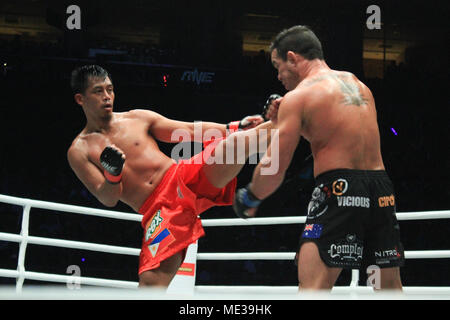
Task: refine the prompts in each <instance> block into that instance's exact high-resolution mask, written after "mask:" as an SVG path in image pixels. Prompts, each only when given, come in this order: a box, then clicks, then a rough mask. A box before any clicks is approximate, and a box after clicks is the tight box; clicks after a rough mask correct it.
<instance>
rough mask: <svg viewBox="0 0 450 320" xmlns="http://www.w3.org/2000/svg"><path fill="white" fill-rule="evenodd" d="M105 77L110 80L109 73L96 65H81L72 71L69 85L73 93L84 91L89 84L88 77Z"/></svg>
mask: <svg viewBox="0 0 450 320" xmlns="http://www.w3.org/2000/svg"><path fill="white" fill-rule="evenodd" d="M107 77H108V78H109V79H110V80H111V81H112V78H111V74H110V73H109V72H108V71H106V70H105V69H103V68H102V67H100V66H98V65H95V64H93V65H86V66H81V67H78V68H76V69H75V70H73V71H72V75H71V78H70V86H71V87H72V92H73V94H77V93H84V92H85V91H86V89H87V87H88V85H89V78H102V79H106V78H107Z"/></svg>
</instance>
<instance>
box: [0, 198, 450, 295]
mask: <svg viewBox="0 0 450 320" xmlns="http://www.w3.org/2000/svg"><path fill="white" fill-rule="evenodd" d="M0 202H3V203H8V204H12V205H19V206H22V207H23V218H22V230H21V234H20V235H18V234H11V233H4V232H0V241H1V240H3V241H10V242H17V243H20V247H19V258H18V267H17V270H8V269H0V277H7V278H17V285H16V289H17V291H18V292H20V291H21V290H22V285H23V281H24V279H30V280H40V281H49V282H64V283H66V282H67V281H68V280H72V279H73V276H67V275H58V274H46V273H38V272H31V271H26V270H25V268H24V260H25V254H26V247H27V244H37V245H45V246H55V247H63V248H72V249H82V250H90V251H97V252H107V253H115V254H125V255H133V256H139V253H140V248H127V247H120V246H112V245H105V244H97V243H88V242H81V241H72V240H63V239H52V238H44V237H35V236H30V235H28V224H29V215H30V210H31V208H39V209H47V210H51V211H57V212H58V211H63V212H70V213H76V214H83V215H93V216H99V217H104V218H113V219H120V220H128V221H136V222H141V220H142V216H141V215H139V214H135V213H123V212H117V211H109V210H101V209H95V208H87V207H81V206H74V205H67V204H60V203H53V202H47V201H39V200H32V199H24V198H18V197H12V196H6V195H1V194H0ZM448 218H450V210H440V211H422V212H399V213H397V219H398V220H425V219H427V220H428V219H448ZM305 220H306V217H304V216H302V217H269V218H250V219H247V220H244V219H239V218H237V219H236V218H233V219H203V220H202V224H203V226H204V227H224V226H256V225H274V224H301V223H305ZM294 256H295V252H239V253H236V252H235V253H197V260H292V259H294ZM405 258H406V259H431V258H450V250H421V251H405ZM354 271H355V270H354ZM358 275H359V273H358V272H357V271H356V272H353V273H352V277H353V278H354V277H357V276H358ZM79 280H80V284H86V285H93V286H106V287H118V288H129V289H130V288H136V287H137V283H136V282H130V281H120V280H109V279H99V278H88V277H79ZM356 283H357V280H355V279H352V282H351V284H350V286H349V287H343V288H351V287H353V288H355V286H356ZM207 288H209V289H210V290H212V292H215V291H214V290H216V289H215V288H217V290H221V289H223V286H196V290H197V291H199V292H204V291H205V290H207ZM226 288H228V289H226V290H222V291H220V292H233V290H244V291H245V290H246V289H245V288H247V289H248V290H252V288H253V287H252V286H238V287H233V286H227V287H226ZM257 288H261V287H257ZM257 288H254V289H255V290H256V289H257ZM270 288H272V289H271V290H272V291H273V292H279V293H283V292H286V291H288V292H294V289H295V288H296V287H290V286H289V287H270ZM343 288H342V287H341V288H337V289H336V290H338V291H339V290H344V289H343ZM358 288H361V287H358ZM422 288H423V290H428V291H430V290H431V291H430V292H435V291H433V287H422ZM409 289H411V290H410V291H414V289H413V287H410V288H408V287H406V288H405V290H406V291H408V290H409ZM344 291H345V290H344ZM217 292H219V291H217ZM439 292H441V293H442V292H444V293H450V287H441V288H440V291H439Z"/></svg>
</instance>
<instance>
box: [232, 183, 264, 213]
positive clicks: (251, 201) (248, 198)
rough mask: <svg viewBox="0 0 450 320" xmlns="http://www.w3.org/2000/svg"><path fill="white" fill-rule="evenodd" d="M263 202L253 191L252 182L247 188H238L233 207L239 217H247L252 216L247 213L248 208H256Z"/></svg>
mask: <svg viewBox="0 0 450 320" xmlns="http://www.w3.org/2000/svg"><path fill="white" fill-rule="evenodd" d="M260 204H261V200H259V199H258V198H257V197H256V196H255V195H254V194H253V193H252V192H251V191H250V184H248V185H247V186H246V187H245V188H241V189H238V190H237V191H236V194H235V196H234V201H233V209H234V212H235V213H236V215H237V216H238V217H239V218H242V219H247V218H250V216H249V215H248V214H247V210H248V209H250V208H256V207H258V206H259V205H260Z"/></svg>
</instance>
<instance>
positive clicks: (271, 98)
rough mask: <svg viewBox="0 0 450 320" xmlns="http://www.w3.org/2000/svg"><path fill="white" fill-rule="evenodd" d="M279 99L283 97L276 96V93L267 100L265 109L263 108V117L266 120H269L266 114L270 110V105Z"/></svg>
mask: <svg viewBox="0 0 450 320" xmlns="http://www.w3.org/2000/svg"><path fill="white" fill-rule="evenodd" d="M278 98H282V96H280V95H279V94H276V93H274V94H271V95H270V96H269V98H268V99H267V101H266V103H265V104H264V108H263V111H262V113H261V115H262V117H263V118H264V119H265V120H268V119H267V118H266V113H267V110H269V107H270V104H271V103H272V101H273V100H276V99H278Z"/></svg>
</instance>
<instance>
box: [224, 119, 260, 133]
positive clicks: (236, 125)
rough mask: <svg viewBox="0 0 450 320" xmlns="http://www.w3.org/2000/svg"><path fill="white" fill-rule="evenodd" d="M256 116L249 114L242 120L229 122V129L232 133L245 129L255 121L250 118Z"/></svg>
mask: <svg viewBox="0 0 450 320" xmlns="http://www.w3.org/2000/svg"><path fill="white" fill-rule="evenodd" d="M253 117H254V116H247V117H245V118H244V119H242V120H240V121H232V122H229V123H227V130H228V131H229V132H231V133H233V132H235V131H239V130H244V129H245V128H247V127H248V126H249V125H251V124H252V123H253V121H251V120H249V119H250V118H253Z"/></svg>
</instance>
